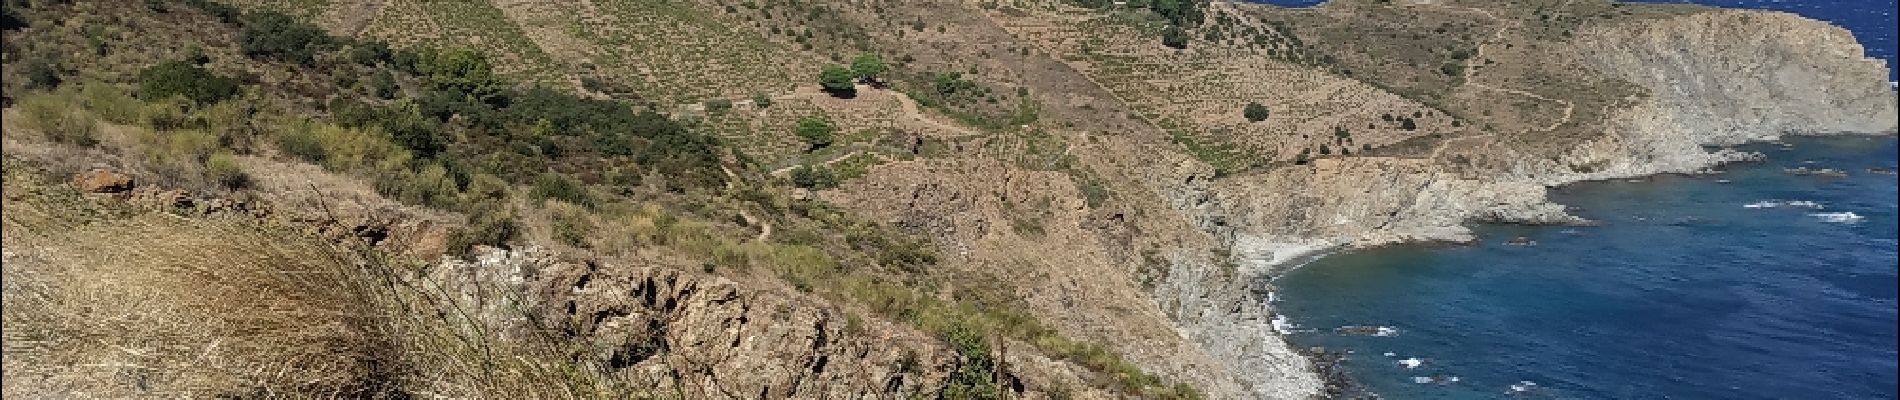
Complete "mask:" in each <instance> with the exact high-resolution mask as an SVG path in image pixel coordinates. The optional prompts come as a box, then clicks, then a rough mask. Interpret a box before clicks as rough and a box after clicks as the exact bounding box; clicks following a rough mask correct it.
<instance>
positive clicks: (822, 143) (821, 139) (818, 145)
mask: <svg viewBox="0 0 1900 400" xmlns="http://www.w3.org/2000/svg"><path fill="white" fill-rule="evenodd" d="M795 133H797V134H798V137H799V138H803V139H805V143H806V144H810V145H811V147H810V148H808V149H807V150H806V151H811V150H818V149H822V148H825V147H827V146H831V142H832V141H833V140H835V139H836V135H837V128H835V127H832V125H831V119H828V118H825V117H823V116H816V115H814V116H808V117H804V118H799V119H798V128H797V129H796V131H795Z"/></svg>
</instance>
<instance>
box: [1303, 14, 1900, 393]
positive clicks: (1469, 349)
mask: <svg viewBox="0 0 1900 400" xmlns="http://www.w3.org/2000/svg"><path fill="white" fill-rule="evenodd" d="M1269 2H1272V3H1277V4H1283V5H1311V4H1315V3H1318V2H1317V1H1307V0H1273V1H1269ZM1697 2H1698V3H1702V4H1710V5H1718V6H1727V7H1751V8H1764V9H1775V10H1782V11H1789V12H1795V13H1799V14H1802V15H1806V16H1809V17H1812V18H1817V19H1821V20H1826V21H1829V22H1832V23H1834V24H1837V25H1841V26H1843V27H1846V28H1848V29H1849V30H1851V31H1853V32H1854V33H1855V35H1856V36H1857V37H1858V38H1859V40H1860V41H1861V43H1862V44H1864V45H1866V47H1867V49H1868V53H1869V55H1870V56H1874V57H1880V58H1884V59H1887V60H1888V65H1889V66H1890V67H1892V66H1893V65H1894V64H1895V63H1894V59H1895V54H1896V53H1897V52H1900V51H1896V45H1895V38H1894V36H1895V32H1896V23H1895V14H1896V11H1895V10H1896V1H1895V0H1851V1H1850V0H1838V1H1806V2H1802V1H1767V0H1705V1H1697ZM1889 79H1890V80H1892V79H1893V78H1889ZM1787 143H1790V144H1792V145H1793V146H1792V147H1791V148H1783V147H1782V146H1780V145H1776V144H1762V145H1758V146H1754V147H1753V148H1752V149H1753V150H1756V151H1760V152H1762V153H1764V154H1766V155H1767V156H1768V158H1767V159H1766V160H1764V161H1761V162H1756V163H1745V164H1735V165H1730V166H1726V167H1725V168H1728V172H1726V173H1722V174H1717V175H1706V176H1659V177H1653V178H1646V179H1641V180H1639V181H1637V182H1630V181H1613V182H1593V183H1582V184H1576V185H1571V186H1567V187H1563V188H1560V189H1558V190H1556V191H1555V192H1554V193H1553V194H1552V196H1553V198H1554V200H1555V201H1557V202H1559V203H1563V204H1566V205H1570V206H1572V207H1574V208H1575V211H1574V212H1575V213H1577V214H1579V215H1582V216H1584V217H1587V218H1591V219H1594V220H1598V221H1601V224H1599V225H1596V226H1582V227H1563V226H1557V227H1528V226H1483V227H1479V229H1478V230H1479V232H1480V234H1481V236H1482V238H1483V240H1482V241H1481V242H1480V243H1478V244H1475V245H1469V246H1399V247H1391V248H1382V249H1375V250H1368V251H1360V252H1353V253H1347V254H1338V255H1333V256H1330V257H1326V258H1323V259H1320V260H1318V261H1316V262H1313V263H1311V264H1308V265H1306V266H1303V267H1301V268H1299V269H1296V270H1294V271H1292V272H1289V273H1288V274H1286V275H1285V276H1283V277H1281V278H1280V279H1278V280H1276V281H1275V282H1274V284H1275V285H1276V286H1277V287H1278V290H1279V291H1280V293H1279V294H1280V296H1277V297H1279V298H1281V299H1283V300H1282V302H1281V303H1279V304H1278V307H1279V310H1280V311H1281V312H1283V313H1286V314H1287V315H1288V316H1290V318H1291V322H1293V323H1295V324H1297V325H1298V326H1299V327H1300V328H1299V329H1297V330H1296V332H1298V333H1296V334H1294V335H1293V336H1292V337H1291V339H1292V341H1293V342H1294V344H1296V345H1300V346H1308V347H1313V346H1317V347H1324V348H1326V349H1327V350H1328V351H1329V352H1334V353H1343V354H1344V358H1343V359H1342V360H1341V361H1340V363H1339V367H1340V368H1341V369H1343V370H1344V371H1345V372H1346V373H1347V375H1348V376H1350V377H1351V378H1352V379H1353V380H1355V381H1356V382H1357V383H1358V384H1360V385H1362V386H1363V387H1364V388H1365V389H1366V390H1369V391H1370V392H1372V393H1374V394H1377V395H1379V396H1382V397H1385V398H1395V399H1417V398H1423V399H1495V398H1562V399H1573V398H1576V399H1894V398H1900V389H1896V385H1900V379H1897V378H1896V372H1895V370H1896V367H1900V366H1897V365H1896V360H1897V359H1900V354H1897V353H1896V349H1900V321H1897V320H1896V315H1900V309H1897V308H1896V297H1900V295H1897V293H1896V292H1897V291H1900V289H1896V284H1900V273H1896V269H1900V267H1897V266H1896V264H1900V257H1897V256H1896V247H1897V246H1900V242H1897V241H1896V233H1895V232H1896V219H1897V218H1896V203H1897V202H1900V199H1897V198H1896V197H1897V196H1896V192H1900V190H1897V189H1896V186H1897V185H1896V178H1895V177H1894V176H1893V175H1885V174H1877V173H1873V172H1870V171H1868V170H1867V168H1869V167H1886V168H1892V167H1894V166H1895V165H1896V163H1900V160H1896V159H1897V158H1900V155H1897V154H1900V148H1896V139H1895V138H1894V137H1893V136H1882V137H1847V138H1797V139H1790V140H1789V141H1788V142H1787ZM1803 166H1805V167H1809V168H1836V169H1841V170H1845V171H1847V172H1848V176H1846V177H1822V176H1801V175H1794V174H1789V173H1786V172H1784V169H1786V168H1794V167H1803ZM1846 213H1851V214H1846ZM1518 237H1523V238H1526V239H1528V240H1531V241H1534V242H1535V244H1534V245H1529V246H1525V245H1513V244H1510V243H1507V242H1510V241H1511V240H1512V239H1514V238H1518ZM1340 327H1359V328H1358V329H1359V330H1358V331H1357V332H1355V333H1357V334H1341V333H1340V332H1338V331H1336V329H1337V328H1340ZM1381 327H1383V328H1385V330H1384V332H1383V334H1384V335H1378V334H1379V333H1381V332H1380V329H1379V328H1381ZM1365 333H1373V335H1367V334H1365ZM1408 364H1410V365H1415V367H1407V365H1408Z"/></svg>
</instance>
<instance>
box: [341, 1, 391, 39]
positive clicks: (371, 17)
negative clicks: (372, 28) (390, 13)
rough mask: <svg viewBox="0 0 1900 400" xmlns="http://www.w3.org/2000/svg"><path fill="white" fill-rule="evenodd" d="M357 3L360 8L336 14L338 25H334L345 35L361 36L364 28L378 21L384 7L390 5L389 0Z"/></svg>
mask: <svg viewBox="0 0 1900 400" xmlns="http://www.w3.org/2000/svg"><path fill="white" fill-rule="evenodd" d="M356 4H359V5H360V6H359V7H360V9H359V10H352V11H343V12H342V13H341V14H340V15H337V16H336V20H335V21H336V25H334V27H335V28H336V29H337V31H338V32H341V33H342V34H343V35H344V36H348V37H358V36H361V35H362V34H363V30H365V29H369V24H370V23H372V22H376V17H379V16H382V15H383V8H385V7H388V6H389V0H363V1H359V2H356ZM344 9H348V8H338V9H335V10H344Z"/></svg>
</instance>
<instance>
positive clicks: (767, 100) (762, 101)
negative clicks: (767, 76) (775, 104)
mask: <svg viewBox="0 0 1900 400" xmlns="http://www.w3.org/2000/svg"><path fill="white" fill-rule="evenodd" d="M752 105H753V106H757V107H759V108H767V107H771V106H772V96H766V95H765V93H753V94H752Z"/></svg>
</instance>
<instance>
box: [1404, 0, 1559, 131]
mask: <svg viewBox="0 0 1900 400" xmlns="http://www.w3.org/2000/svg"><path fill="white" fill-rule="evenodd" d="M1569 5H1570V1H1569V0H1566V1H1565V2H1564V4H1563V5H1562V6H1559V7H1558V8H1559V9H1562V8H1564V7H1568V6H1569ZM1439 6H1440V7H1447V8H1452V9H1458V10H1465V11H1470V12H1474V13H1478V14H1483V15H1484V16H1485V18H1490V19H1491V20H1492V21H1495V22H1497V23H1498V24H1499V26H1498V30H1497V32H1494V33H1492V34H1491V38H1490V39H1486V40H1485V41H1484V42H1482V43H1478V50H1477V51H1476V52H1475V54H1473V55H1472V57H1471V58H1470V59H1468V60H1465V72H1464V77H1463V78H1464V79H1463V83H1462V84H1463V85H1467V86H1471V87H1475V88H1479V89H1485V90H1491V91H1497V92H1504V93H1510V94H1514V95H1519V96H1524V97H1529V98H1533V99H1537V100H1540V101H1546V102H1554V103H1560V104H1563V106H1564V111H1563V117H1561V118H1558V119H1557V122H1554V123H1551V124H1550V125H1549V126H1543V127H1538V128H1535V129H1532V131H1533V132H1550V131H1553V130H1557V128H1558V127H1562V126H1563V125H1564V124H1568V123H1570V118H1571V115H1573V114H1574V113H1575V112H1576V109H1577V105H1576V104H1575V103H1571V102H1570V101H1569V100H1563V99H1553V98H1549V97H1545V96H1543V95H1540V94H1536V93H1531V92H1526V91H1523V90H1518V89H1511V88H1502V87H1496V86H1491V85H1487V84H1484V83H1480V82H1474V81H1472V75H1473V74H1476V73H1477V72H1478V69H1477V67H1478V63H1480V62H1483V61H1484V60H1485V56H1484V50H1485V48H1487V47H1490V46H1491V45H1492V44H1495V43H1497V42H1499V41H1502V40H1504V33H1505V32H1509V31H1510V30H1511V29H1513V28H1520V27H1522V26H1523V23H1522V22H1519V21H1516V20H1505V19H1503V18H1499V17H1498V16H1497V14H1492V13H1491V11H1490V10H1485V9H1481V8H1472V7H1464V6H1451V5H1442V4H1441V5H1439ZM1496 135H1497V134H1494V133H1486V134H1481V135H1473V136H1464V137H1458V138H1453V139H1450V140H1446V141H1444V142H1440V143H1439V144H1438V147H1437V148H1434V149H1432V156H1431V158H1433V159H1437V158H1438V156H1439V155H1440V154H1443V153H1444V151H1445V149H1446V148H1450V147H1451V145H1452V143H1455V142H1458V141H1462V140H1476V139H1483V138H1490V137H1493V136H1496Z"/></svg>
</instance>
